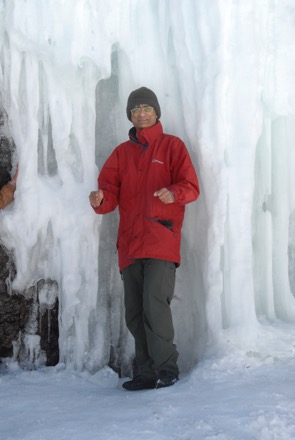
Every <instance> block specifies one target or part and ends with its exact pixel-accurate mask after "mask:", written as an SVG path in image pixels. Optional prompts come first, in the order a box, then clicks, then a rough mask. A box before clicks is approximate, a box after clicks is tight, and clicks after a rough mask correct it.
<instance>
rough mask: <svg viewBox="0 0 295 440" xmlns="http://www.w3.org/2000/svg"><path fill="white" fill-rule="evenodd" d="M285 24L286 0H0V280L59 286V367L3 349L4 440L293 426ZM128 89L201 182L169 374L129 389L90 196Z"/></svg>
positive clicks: (127, 347)
mask: <svg viewBox="0 0 295 440" xmlns="http://www.w3.org/2000/svg"><path fill="white" fill-rule="evenodd" d="M294 23H295V1H294V0H284V1H281V0H259V1H257V0H248V1H246V0H245V1H244V0H210V1H207V0H181V1H180V0H146V1H141V0H112V1H109V0H87V1H86V0H64V1H62V2H61V1H59V0H0V104H1V106H2V107H3V108H4V109H5V111H6V113H7V118H8V121H9V130H10V133H11V136H12V137H13V139H14V141H15V144H16V151H15V157H14V167H15V166H16V164H17V163H18V164H19V177H18V181H17V191H16V194H15V201H14V203H13V204H12V205H11V206H9V207H8V208H6V209H5V210H3V212H1V213H0V232H1V233H0V236H1V241H2V242H3V243H4V244H5V246H7V248H8V249H13V251H14V257H15V262H16V267H17V277H16V278H15V279H14V280H13V283H12V285H11V289H13V290H15V291H19V292H22V293H24V294H25V295H26V294H29V287H30V286H32V285H34V284H36V283H37V282H38V281H39V280H41V279H45V280H52V281H53V282H54V283H48V285H49V286H54V289H52V287H50V289H49V290H48V291H46V289H45V290H44V291H42V295H41V297H40V301H41V306H42V301H43V302H44V305H46V307H50V306H51V305H52V304H53V302H54V300H55V298H56V296H58V298H59V325H60V327H59V331H60V340H59V346H60V363H59V365H58V366H56V367H52V368H47V369H46V368H42V367H40V368H39V369H38V368H37V367H38V366H40V363H38V362H37V361H36V362H35V365H33V366H32V368H33V369H32V370H30V371H23V370H21V369H20V368H19V366H18V365H17V364H16V363H15V362H14V360H13V359H8V360H6V363H7V366H6V367H5V365H2V367H1V375H0V385H1V393H0V400H1V408H2V409H1V412H0V417H1V431H0V438H1V440H2V438H3V439H5V440H12V439H17V438H22V439H24V440H27V439H32V440H46V439H56V440H59V439H71V440H74V439H80V438H81V439H82V438H83V439H86V440H93V439H102V440H105V439H112V440H114V439H133V438H134V439H135V438H136V439H138V438H141V439H152V440H158V439H159V440H160V439H185V440H188V439H203V438H204V439H235V440H237V439H259V440H261V439H262V440H268V439H282V440H283V439H289V438H290V439H291V438H294V437H295V431H294V414H295V411H294V409H295V408H294V397H295V383H294V374H295V373H294V328H293V327H294V320H295V300H294V295H295V173H294V164H295V82H294V78H295V51H294V41H295V27H294ZM140 86H147V87H150V88H152V89H153V90H154V91H155V93H156V94H157V96H158V99H159V102H160V105H161V109H162V117H161V121H162V123H163V126H164V129H165V131H166V132H168V133H171V134H175V135H177V136H179V137H180V138H182V139H183V140H184V141H185V143H186V145H187V147H188V150H189V152H190V154H191V157H192V160H193V162H194V164H195V166H196V169H197V173H198V175H199V178H200V185H201V196H200V198H199V200H198V201H197V202H196V203H193V204H191V205H189V206H188V207H187V210H186V219H185V224H184V229H183V241H182V264H181V266H180V268H179V269H177V283H176V291H175V299H174V301H173V303H172V308H173V315H174V323H175V340H176V343H177V346H178V350H179V352H180V358H179V366H180V371H181V380H180V381H179V382H178V383H177V384H176V385H175V386H174V387H171V388H169V389H163V390H157V391H146V392H139V393H135V394H132V393H127V392H124V391H123V390H121V382H122V380H124V379H120V380H119V381H118V379H117V376H116V374H115V373H114V372H113V371H112V370H109V369H108V368H107V367H106V365H108V362H109V359H110V357H111V356H112V357H114V358H115V359H116V360H117V361H118V360H120V361H121V367H122V372H123V375H127V374H129V373H130V361H131V359H132V357H133V341H132V339H131V338H130V335H129V334H128V332H127V331H126V328H125V326H124V310H123V291H122V282H121V279H120V275H119V272H118V268H117V255H116V246H115V244H116V232H117V222H118V215H117V213H116V212H115V213H112V214H109V215H107V216H104V217H103V218H101V217H99V216H97V215H96V214H95V213H94V212H93V210H92V209H91V207H90V206H89V202H88V195H89V192H90V191H91V190H93V189H96V185H97V184H96V179H97V175H98V172H99V169H100V167H101V166H102V164H103V162H104V160H105V159H106V157H107V156H108V155H109V154H110V152H111V151H112V149H113V148H114V147H115V146H116V145H117V144H119V143H120V142H122V141H124V140H126V138H127V132H128V130H129V128H130V123H129V121H128V120H127V118H126V112H125V108H126V101H127V98H128V95H129V93H130V92H131V91H132V90H134V89H135V88H137V87H140ZM8 282H9V280H8ZM31 336H32V337H30V338H28V344H29V346H28V350H30V352H36V353H37V352H38V349H36V350H34V347H32V344H36V345H37V344H38V340H39V339H38V338H34V334H32V335H31ZM35 348H36V347H35ZM37 348H38V347H37ZM32 362H33V363H34V361H32ZM36 368H37V369H36Z"/></svg>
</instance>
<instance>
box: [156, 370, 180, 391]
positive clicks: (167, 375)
mask: <svg viewBox="0 0 295 440" xmlns="http://www.w3.org/2000/svg"><path fill="white" fill-rule="evenodd" d="M177 381H178V376H177V374H174V373H172V372H171V371H167V370H162V371H159V374H158V379H157V382H156V388H164V387H170V386H171V385H174V384H175V383H176V382H177Z"/></svg>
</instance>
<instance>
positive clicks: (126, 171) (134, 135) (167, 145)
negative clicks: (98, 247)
mask: <svg viewBox="0 0 295 440" xmlns="http://www.w3.org/2000/svg"><path fill="white" fill-rule="evenodd" d="M126 111H127V117H128V119H129V120H130V121H131V122H132V124H133V127H132V128H131V129H130V131H129V140H128V141H126V142H124V143H122V144H120V145H119V146H118V147H117V148H116V149H115V150H114V151H113V152H112V154H111V155H110V157H109V158H108V159H107V160H106V162H105V164H104V166H103V168H102V170H101V172H100V174H99V177H98V188H99V189H98V191H93V192H91V193H90V196H89V199H90V204H91V206H92V207H93V209H94V210H95V212H96V213H97V214H106V213H108V212H110V211H113V210H114V209H115V208H116V207H117V205H119V212H120V224H119V231H118V240H117V247H118V255H119V268H120V272H121V273H122V278H123V282H124V298H125V309H126V315H125V317H126V324H127V327H128V329H129V331H130V332H131V333H132V335H133V337H134V339H135V361H136V366H137V367H138V371H139V374H138V375H137V376H136V377H134V378H133V380H130V381H127V382H125V383H123V388H125V389H126V390H130V391H136V390H143V389H152V388H161V387H166V386H170V385H173V384H174V383H175V382H176V381H177V380H178V373H179V371H178V366H177V359H178V352H177V350H176V346H175V345H174V344H173V339H174V328H173V321H172V314H171V309H170V303H171V300H172V297H173V293H174V285H175V271H176V267H177V266H179V264H180V240H181V228H182V222H183V217H184V210H185V205H186V204H187V203H190V202H192V201H194V200H196V199H197V197H198V195H199V185H198V179H197V175H196V172H195V170H194V167H193V164H192V161H191V159H190V156H189V154H188V151H187V149H186V146H185V145H184V143H183V142H182V141H181V140H180V139H179V138H177V137H175V136H171V135H168V134H164V133H163V128H162V124H161V122H160V121H159V119H160V117H161V108H160V105H159V102H158V99H157V96H156V95H155V93H154V92H153V91H152V90H150V89H148V88H146V87H141V88H139V89H137V90H134V91H133V92H132V93H131V94H130V96H129V98H128V102H127V109H126Z"/></svg>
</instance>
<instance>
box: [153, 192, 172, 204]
mask: <svg viewBox="0 0 295 440" xmlns="http://www.w3.org/2000/svg"><path fill="white" fill-rule="evenodd" d="M154 196H155V197H159V199H160V200H161V202H163V203H165V205H167V204H168V203H173V202H174V198H175V197H174V194H173V192H172V191H169V189H167V188H162V189H159V191H156V192H154Z"/></svg>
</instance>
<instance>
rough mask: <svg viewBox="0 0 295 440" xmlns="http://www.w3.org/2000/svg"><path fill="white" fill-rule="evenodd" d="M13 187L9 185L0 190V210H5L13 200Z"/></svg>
mask: <svg viewBox="0 0 295 440" xmlns="http://www.w3.org/2000/svg"><path fill="white" fill-rule="evenodd" d="M14 192H15V187H14V186H13V185H11V184H10V183H7V185H4V186H3V187H2V188H1V190H0V208H1V209H2V208H5V207H6V206H7V205H9V203H11V202H12V201H13V199H14Z"/></svg>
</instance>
